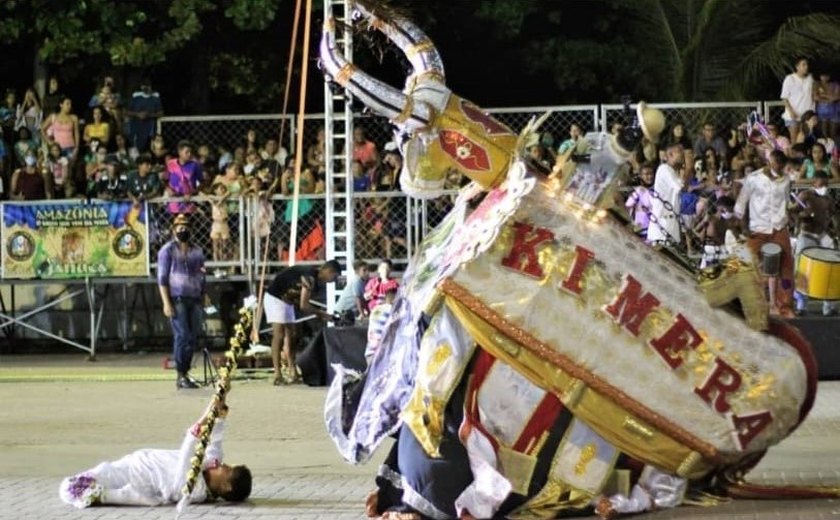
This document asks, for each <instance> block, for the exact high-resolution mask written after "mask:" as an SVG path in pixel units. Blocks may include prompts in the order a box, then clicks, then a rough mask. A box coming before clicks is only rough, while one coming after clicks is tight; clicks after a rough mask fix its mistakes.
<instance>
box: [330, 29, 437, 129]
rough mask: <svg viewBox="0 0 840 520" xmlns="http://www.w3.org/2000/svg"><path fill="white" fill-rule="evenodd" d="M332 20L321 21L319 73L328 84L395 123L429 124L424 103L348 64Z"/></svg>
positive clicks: (410, 125) (428, 114) (429, 117)
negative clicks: (345, 91)
mask: <svg viewBox="0 0 840 520" xmlns="http://www.w3.org/2000/svg"><path fill="white" fill-rule="evenodd" d="M335 28H336V23H335V19H334V18H333V17H332V16H329V17H328V18H327V20H326V21H325V22H324V31H323V34H322V36H321V48H320V51H321V52H320V54H321V66H322V71H323V72H324V74H325V75H326V76H328V77H329V79H331V80H332V81H334V82H336V83H337V84H339V85H341V86H342V87H344V88H345V89H347V91H348V92H349V93H350V94H351V95H352V96H354V97H356V98H357V99H358V100H359V101H361V102H362V103H363V104H364V105H365V106H367V107H368V108H369V109H370V110H372V111H373V112H375V113H377V114H379V115H381V116H385V117H387V118H388V119H390V120H392V121H395V122H398V123H399V124H400V125H401V126H404V127H408V128H424V127H427V126H428V125H429V123H430V122H431V119H432V113H431V110H430V108H429V106H428V105H427V104H426V103H416V104H415V103H414V100H413V99H412V98H411V97H409V96H407V95H405V94H403V93H402V92H400V91H399V90H397V89H395V88H394V87H391V86H390V85H387V84H385V83H383V82H381V81H379V80H377V79H374V78H372V77H370V76H368V75H367V74H365V73H364V72H362V71H360V70H359V69H357V68H356V67H355V66H354V65H353V64H352V63H349V62H348V61H347V60H346V59H345V58H344V56H343V55H342V54H341V52H340V51H339V50H338V46H337V45H336V41H335Z"/></svg>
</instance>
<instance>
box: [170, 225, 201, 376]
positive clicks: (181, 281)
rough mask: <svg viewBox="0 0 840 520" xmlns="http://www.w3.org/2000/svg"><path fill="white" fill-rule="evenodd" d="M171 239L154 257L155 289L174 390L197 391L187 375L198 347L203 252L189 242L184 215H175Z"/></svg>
mask: <svg viewBox="0 0 840 520" xmlns="http://www.w3.org/2000/svg"><path fill="white" fill-rule="evenodd" d="M172 235H173V237H174V238H173V239H172V240H170V241H169V242H167V243H166V244H165V245H164V246H163V247H162V248H161V250H160V252H159V253H158V289H159V290H160V299H161V301H162V302H163V314H164V316H166V317H167V318H169V321H170V323H171V324H172V335H173V337H174V346H173V350H174V354H173V357H174V358H175V368H176V369H177V370H178V379H177V381H176V383H175V386H176V387H177V388H198V383H196V382H195V380H194V379H192V378H191V377H190V375H189V373H188V372H189V370H190V367H191V366H192V357H193V350H194V349H195V347H196V344H197V343H198V334H199V332H200V331H201V327H202V320H203V317H204V316H203V314H202V313H203V308H202V299H203V298H204V297H205V291H204V288H205V270H204V252H203V251H202V250H201V248H200V247H198V246H196V245H193V244H192V242H190V225H189V219H188V218H187V216H186V215H178V216H177V217H175V220H174V222H173V224H172Z"/></svg>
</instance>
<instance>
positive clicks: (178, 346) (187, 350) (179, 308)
mask: <svg viewBox="0 0 840 520" xmlns="http://www.w3.org/2000/svg"><path fill="white" fill-rule="evenodd" d="M172 307H173V308H174V310H175V315H174V316H173V317H172V319H171V320H170V323H172V335H173V336H174V340H175V341H174V343H175V344H174V352H173V357H174V358H175V368H177V369H178V372H179V373H182V374H184V373H186V372H187V371H189V369H190V367H191V366H192V357H193V350H194V349H195V347H196V345H197V344H198V334H199V332H201V325H202V319H203V318H204V314H203V313H204V310H203V309H202V307H201V300H199V299H197V298H181V297H176V298H173V299H172Z"/></svg>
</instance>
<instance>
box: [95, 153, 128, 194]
mask: <svg viewBox="0 0 840 520" xmlns="http://www.w3.org/2000/svg"><path fill="white" fill-rule="evenodd" d="M96 192H97V196H98V197H99V198H100V199H103V200H120V199H124V198H126V196H127V190H126V182H125V178H124V177H123V176H122V175H121V174H120V170H119V162H118V161H117V158H116V157H114V156H108V157H106V159H105V173H104V175H103V176H102V177H101V178H100V179H99V181H98V182H97V184H96Z"/></svg>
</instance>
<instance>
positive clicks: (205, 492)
mask: <svg viewBox="0 0 840 520" xmlns="http://www.w3.org/2000/svg"><path fill="white" fill-rule="evenodd" d="M211 406H213V405H211ZM216 407H217V411H218V414H219V416H218V418H217V419H216V424H215V427H214V428H213V434H212V435H211V437H210V443H209V444H208V446H207V450H206V452H205V456H204V464H203V467H202V469H203V471H202V473H201V477H202V478H199V479H198V482H197V483H196V486H195V488H193V491H192V494H191V495H190V502H193V503H196V502H205V501H208V500H212V499H213V498H215V497H220V498H223V499H225V500H227V501H229V502H242V501H243V500H245V499H246V498H248V495H250V494H251V471H250V470H249V469H248V468H247V466H228V465H227V464H223V463H222V456H223V453H222V434H223V433H224V426H225V424H224V418H225V416H226V415H227V406H226V405H225V403H224V402H219V404H217V405H216ZM210 410H211V408H210V407H208V409H207V411H206V412H205V413H204V415H203V416H202V417H201V419H199V420H198V422H196V423H195V424H194V425H193V426H192V427H191V428H190V429H188V430H187V433H186V436H185V437H184V440H183V442H182V443H181V448H180V449H178V450H162V449H143V450H137V451H135V452H134V453H130V454H128V455H126V456H125V457H123V458H121V459H119V460H116V461H113V462H103V463H101V464H99V465H98V466H96V467H94V468H92V469H89V470H87V471H85V472H82V473H79V474H77V475H74V476H72V477H68V478H65V479H64V480H63V481H62V482H61V486H60V487H59V489H58V495H59V497H61V500H62V501H64V503H66V504H69V505H72V506H75V507H77V508H80V509H81V508H85V507H89V506H95V505H134V506H157V505H163V504H174V503H176V502H178V501H179V500H180V499H181V489H182V488H183V486H184V483H185V482H186V479H187V472H188V471H189V468H190V464H191V461H190V459H191V458H192V456H193V454H194V453H195V444H196V442H197V441H198V437H199V429H200V428H201V425H202V423H203V421H204V420H205V418H206V417H207V416H208V414H209V413H210Z"/></svg>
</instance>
